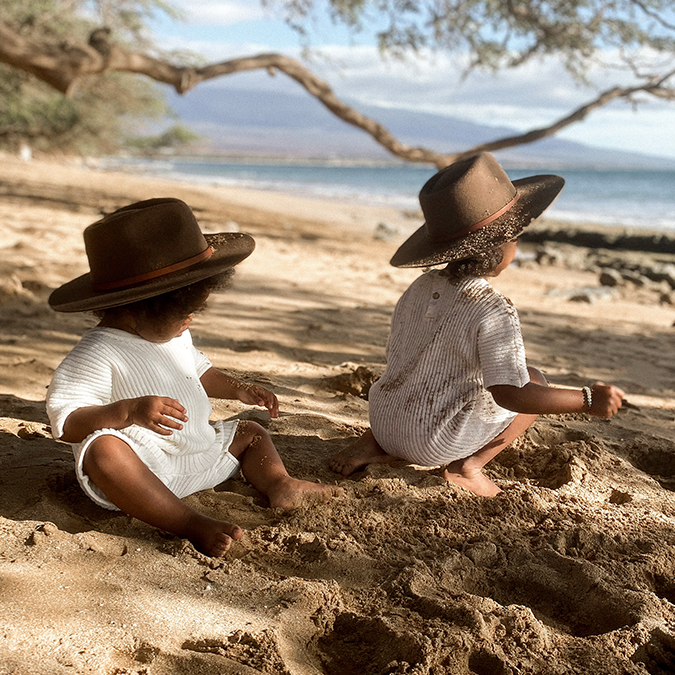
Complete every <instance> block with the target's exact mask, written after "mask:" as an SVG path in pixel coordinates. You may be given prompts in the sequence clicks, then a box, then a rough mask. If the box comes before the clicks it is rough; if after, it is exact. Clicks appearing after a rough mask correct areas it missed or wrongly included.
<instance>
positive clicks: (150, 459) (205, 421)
mask: <svg viewBox="0 0 675 675" xmlns="http://www.w3.org/2000/svg"><path fill="white" fill-rule="evenodd" d="M210 367H211V362H210V361H209V360H208V358H207V357H206V356H204V354H202V353H201V352H200V351H198V350H197V349H195V347H194V346H193V344H192V337H191V336H190V332H189V331H187V330H186V331H185V332H184V333H183V334H182V335H181V336H180V337H177V338H174V339H173V340H171V341H169V342H165V343H161V344H158V343H154V342H149V341H148V340H144V339H143V338H141V337H139V336H138V335H132V334H131V333H127V332H126V331H122V330H118V329H116V328H93V329H91V330H90V331H88V332H87V333H85V335H84V336H83V337H82V340H81V341H80V342H79V343H78V344H77V345H76V346H75V347H74V348H73V350H72V351H71V352H70V353H69V354H68V356H66V358H65V359H64V360H63V362H62V363H61V365H60V366H59V367H58V368H57V369H56V371H55V372H54V377H53V378H52V382H51V384H50V385H49V392H48V394H47V413H48V414H49V419H50V422H51V425H52V433H53V435H54V437H55V438H60V437H61V436H62V434H63V425H64V423H65V421H66V418H67V417H68V415H69V414H70V413H71V412H73V411H74V410H77V409H78V408H82V407H87V406H96V405H107V404H109V403H114V402H116V401H120V400H122V399H129V398H137V397H140V396H151V395H153V396H167V397H170V398H174V399H176V400H178V401H179V402H180V403H181V405H183V406H184V407H185V408H186V410H187V416H188V421H187V422H186V423H185V424H184V425H183V429H181V430H180V431H178V430H175V429H174V430H173V433H172V435H171V436H162V435H161V434H157V433H155V432H154V431H150V430H149V429H146V428H144V427H141V426H138V425H131V426H129V427H126V428H125V429H121V430H115V429H101V430H99V431H96V432H94V433H92V434H90V435H89V436H87V438H85V439H84V441H82V443H74V444H72V448H73V454H74V455H75V462H76V473H77V479H78V481H79V483H80V485H81V486H82V489H83V490H84V491H85V492H86V494H87V495H88V496H89V497H91V499H93V500H94V501H95V502H96V503H97V504H99V505H100V506H103V507H105V508H108V509H113V510H114V509H116V508H117V507H116V506H115V505H114V504H113V503H112V502H111V501H110V500H109V499H108V498H107V497H106V496H105V495H104V494H103V492H102V491H101V490H99V489H98V488H97V487H96V486H95V485H94V484H93V483H92V482H91V481H90V480H89V478H88V476H86V475H85V474H84V472H83V471H82V461H83V459H84V454H85V452H86V450H87V448H88V447H89V445H90V444H91V442H92V441H93V440H94V439H95V438H98V437H99V436H101V435H105V434H112V435H114V436H118V437H119V438H121V439H122V440H124V441H125V442H126V443H128V444H129V445H130V446H131V448H132V449H133V450H134V452H135V453H136V454H137V455H138V457H139V458H140V459H141V460H142V461H143V462H144V463H145V464H146V465H147V466H148V467H149V469H150V470H151V471H152V472H153V473H154V474H155V475H156V476H157V477H158V478H159V479H160V480H161V481H162V482H163V483H164V485H166V486H167V487H168V488H169V489H170V490H171V491H172V492H173V493H174V494H175V495H177V496H178V497H185V496H187V495H189V494H192V493H193V492H197V491H198V490H204V489H206V488H210V487H214V486H216V485H218V484H219V483H222V482H223V481H224V480H227V479H228V478H230V477H231V476H232V475H234V474H235V473H236V472H237V471H238V470H239V461H238V460H237V459H236V458H235V457H233V456H232V455H231V454H230V453H229V452H228V448H229V447H230V444H231V442H232V439H233V438H234V433H235V431H236V429H237V422H236V421H231V422H222V421H220V422H216V423H215V424H213V423H210V422H209V416H210V415H211V403H210V401H209V398H208V396H207V394H206V391H205V390H204V388H203V387H202V385H201V382H200V377H201V376H202V375H203V374H204V373H205V372H206V371H207V370H208V369H209V368H210Z"/></svg>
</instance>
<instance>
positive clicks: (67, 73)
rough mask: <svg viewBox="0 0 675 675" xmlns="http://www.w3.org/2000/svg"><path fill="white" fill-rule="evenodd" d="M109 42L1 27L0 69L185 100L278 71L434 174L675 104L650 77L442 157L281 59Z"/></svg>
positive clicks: (102, 32) (101, 36)
mask: <svg viewBox="0 0 675 675" xmlns="http://www.w3.org/2000/svg"><path fill="white" fill-rule="evenodd" d="M109 38H110V31H109V30H108V29H106V28H100V29H98V30H96V31H94V32H93V33H92V34H91V36H90V38H89V44H87V45H71V44H68V43H63V44H61V45H49V44H44V43H42V42H37V41H33V40H30V39H29V38H26V37H24V36H22V35H19V34H18V33H16V32H15V31H13V30H12V29H11V28H10V27H9V26H8V25H7V24H5V23H3V22H1V21H0V63H6V64H8V65H10V66H13V67H15V68H18V69H20V70H23V71H25V72H28V73H31V74H33V75H34V76H35V77H37V78H39V79H40V80H42V81H43V82H46V83H47V84H49V85H50V86H51V87H53V88H55V89H57V90H58V91H60V92H62V93H63V94H65V95H69V94H71V93H72V92H73V89H74V87H75V86H76V83H77V81H78V80H79V79H80V78H81V77H84V76H86V75H102V74H104V73H106V72H111V71H123V72H130V73H138V74H141V75H146V76H147V77H150V78H151V79H153V80H156V81H157V82H163V83H165V84H169V85H171V86H172V87H174V89H175V90H176V91H177V92H178V93H180V94H184V93H185V92H186V91H188V90H190V89H191V88H192V87H194V86H196V85H197V84H199V83H200V82H203V81H205V80H209V79H213V78H216V77H221V76H224V75H231V74H232V73H237V72H243V71H249V70H258V69H266V70H267V71H268V72H270V73H271V74H273V73H274V71H276V70H279V71H281V72H283V73H285V74H286V75H287V76H288V77H290V78H292V79H293V80H295V81H296V82H297V83H298V84H300V85H301V86H302V87H304V89H305V90H306V91H307V92H309V93H310V94H311V95H312V96H314V97H315V98H316V99H318V100H319V101H320V102H321V103H322V104H323V105H324V106H325V107H326V108H328V110H330V111H331V112H332V113H333V114H334V115H336V116H337V117H339V118H340V119H341V120H343V121H344V122H347V123H348V124H351V125H353V126H355V127H358V128H360V129H362V130H363V131H365V132H366V133H368V134H369V135H370V136H371V137H372V138H373V139H374V140H375V141H377V142H378V143H379V144H380V145H382V146H383V147H384V148H386V149H387V150H388V151H389V152H391V153H392V154H393V155H396V156H398V157H401V158H402V159H405V160H407V161H409V162H423V163H429V164H435V165H436V166H437V167H438V168H443V167H445V166H447V165H448V164H450V163H452V162H454V161H456V160H457V159H459V158H462V157H466V156H470V155H475V154H476V153H478V152H481V151H492V150H500V149H503V148H508V147H512V146H515V145H521V144H524V143H532V142H533V141H536V140H539V139H541V138H544V137H546V136H551V135H553V134H554V133H556V132H557V131H559V130H560V129H562V128H564V127H566V126H569V125H570V124H573V123H575V122H579V121H581V120H583V119H584V118H585V117H586V116H587V115H588V114H589V113H590V112H591V111H593V110H595V109H597V108H599V107H601V106H604V105H606V104H607V103H609V102H610V101H612V100H615V99H617V98H627V99H630V97H631V96H632V95H633V94H635V93H637V92H645V93H649V94H651V95H653V96H657V97H661V98H675V94H674V92H673V89H672V88H668V87H666V86H665V82H666V80H668V79H669V78H670V77H671V76H672V75H673V74H674V72H670V73H668V74H666V75H665V76H663V77H660V78H657V77H652V78H651V79H650V80H649V81H648V82H647V83H646V84H644V85H641V86H636V87H632V88H620V87H614V88H612V89H609V90H607V91H606V92H603V93H602V94H600V96H598V97H597V98H596V99H595V100H593V101H591V102H590V103H587V104H586V105H584V106H581V107H580V108H578V109H577V110H575V111H574V112H572V113H571V114H570V115H567V116H565V117H564V118H562V119H560V120H559V121H557V122H555V123H553V124H551V125H549V126H547V127H543V128H541V129H534V130H532V131H529V132H526V133H524V134H520V135H517V136H510V137H507V138H502V139H499V140H496V141H492V142H490V143H485V144H483V145H478V146H475V147H473V148H471V149H470V150H466V151H464V152H460V153H445V154H444V153H438V152H435V151H433V150H429V149H427V148H422V147H412V146H409V145H406V144H404V143H401V142H400V141H398V140H397V139H396V138H395V137H394V136H393V135H392V134H391V133H390V132H389V131H388V130H387V129H386V128H385V127H384V126H382V125H381V124H380V123H379V122H376V121H375V120H372V119H370V118H369V117H366V116H365V115H362V114H361V113H359V112H358V111H357V110H354V109H353V108H351V107H350V106H348V105H347V104H346V103H344V102H343V101H341V100H340V99H339V98H338V97H337V96H335V94H334V93H333V90H332V89H331V88H330V86H329V85H328V84H327V83H326V82H324V81H323V80H321V79H320V78H318V77H317V76H316V75H314V73H312V72H311V71H310V70H308V69H307V68H305V67H304V66H303V65H302V64H301V63H300V62H298V61H296V60H295V59H292V58H289V57H287V56H283V55H282V54H273V53H272V54H259V55H257V56H251V57H247V58H240V59H232V60H230V61H223V62H222V63H215V64H211V65H207V66H203V67H200V68H192V67H181V66H175V65H173V64H171V63H168V62H166V61H162V60H160V59H155V58H153V57H151V56H148V55H146V54H141V53H137V52H131V51H128V50H126V49H124V48H122V47H120V46H119V45H117V44H115V43H114V42H111V41H110V39H109Z"/></svg>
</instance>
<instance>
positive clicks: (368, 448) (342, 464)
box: [328, 429, 396, 476]
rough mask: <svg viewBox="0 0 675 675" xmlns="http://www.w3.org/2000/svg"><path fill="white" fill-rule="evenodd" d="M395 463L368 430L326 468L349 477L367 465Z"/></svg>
mask: <svg viewBox="0 0 675 675" xmlns="http://www.w3.org/2000/svg"><path fill="white" fill-rule="evenodd" d="M395 461H396V457H392V456H391V455H388V454H387V453H386V452H385V451H384V450H383V449H382V448H381V447H380V446H379V444H378V442H377V441H376V440H375V436H373V432H372V431H371V430H370V429H368V431H366V432H364V433H363V434H362V435H361V436H360V437H359V438H357V439H356V441H354V443H352V444H351V445H350V446H348V447H346V448H345V449H344V450H342V451H341V452H338V453H337V455H335V456H334V457H333V458H332V459H331V460H330V462H329V463H328V466H329V467H330V468H331V470H333V471H335V473H341V474H342V475H343V476H349V475H351V474H353V473H354V472H355V471H358V470H359V469H363V467H365V466H368V464H389V463H390V462H395Z"/></svg>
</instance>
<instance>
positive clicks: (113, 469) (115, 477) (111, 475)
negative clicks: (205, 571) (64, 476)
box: [82, 435, 243, 556]
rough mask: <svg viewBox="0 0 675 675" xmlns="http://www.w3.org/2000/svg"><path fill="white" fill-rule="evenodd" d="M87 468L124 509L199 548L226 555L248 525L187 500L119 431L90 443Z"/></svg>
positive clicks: (96, 481)
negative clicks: (199, 508)
mask: <svg viewBox="0 0 675 675" xmlns="http://www.w3.org/2000/svg"><path fill="white" fill-rule="evenodd" d="M82 468H83V470H84V472H85V473H86V474H87V475H88V476H89V478H90V479H91V480H92V481H93V482H94V484H95V485H96V486H97V487H98V488H100V489H101V490H102V491H103V492H104V493H105V495H106V496H107V497H108V499H109V500H110V501H111V502H112V503H113V504H114V505H115V506H117V507H118V508H119V509H121V510H122V511H124V512H125V513H128V514H129V515H130V516H133V517H134V518H138V519H139V520H142V521H143V522H145V523H148V524H149V525H152V526H154V527H158V528H160V529H162V530H166V531H167V532H171V533H173V534H176V535H178V536H179V537H185V538H186V539H189V540H190V541H191V542H192V543H193V544H194V546H195V548H197V550H199V551H201V552H202V553H204V554H206V555H210V556H222V555H223V554H224V553H225V552H226V551H227V550H228V549H229V548H230V545H231V543H232V540H233V539H239V538H241V536H242V534H243V530H242V529H241V528H240V527H239V526H238V525H234V524H233V523H229V522H227V521H224V520H215V519H213V518H208V517H207V516H204V515H203V514H201V513H199V512H198V511H195V509H193V508H192V507H190V506H188V505H187V504H184V503H183V502H182V501H181V500H180V499H179V498H178V497H176V495H175V494H173V492H171V490H169V488H167V487H166V485H164V483H162V481H161V480H159V478H157V476H155V474H154V473H152V471H150V469H148V467H147V466H146V465H145V464H144V463H143V462H142V461H141V460H140V459H139V457H138V455H136V453H135V452H134V451H133V450H132V449H131V447H130V446H129V445H128V444H127V443H125V442H124V441H123V440H122V439H120V438H118V437H117V436H112V435H111V436H100V437H99V438H97V439H95V440H94V441H93V442H92V444H91V445H90V446H89V448H87V451H86V453H85V455H84V462H83V466H82Z"/></svg>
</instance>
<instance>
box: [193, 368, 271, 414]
mask: <svg viewBox="0 0 675 675" xmlns="http://www.w3.org/2000/svg"><path fill="white" fill-rule="evenodd" d="M200 381H201V383H202V386H203V387H204V390H205V391H206V394H207V395H208V396H210V397H211V398H226V399H231V400H236V401H241V402H242V403H246V404H247V405H259V406H261V407H262V408H267V409H268V410H269V412H270V417H279V401H277V397H276V396H275V395H274V394H273V393H272V392H271V391H269V390H267V389H265V388H264V387H259V386H258V385H256V384H247V383H246V382H242V381H241V380H237V379H235V378H234V377H230V376H229V375H225V373H223V372H221V371H220V370H218V369H216V368H209V369H208V370H207V371H206V372H205V373H204V374H203V375H202V376H201V378H200Z"/></svg>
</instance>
